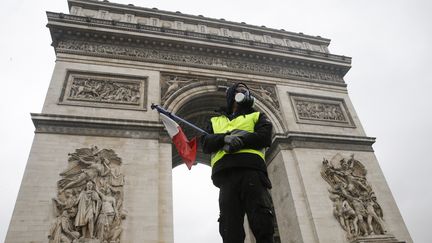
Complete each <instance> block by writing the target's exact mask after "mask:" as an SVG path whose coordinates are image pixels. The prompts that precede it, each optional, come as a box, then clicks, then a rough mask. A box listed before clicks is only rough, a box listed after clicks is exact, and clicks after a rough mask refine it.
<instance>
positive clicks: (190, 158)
mask: <svg viewBox="0 0 432 243" xmlns="http://www.w3.org/2000/svg"><path fill="white" fill-rule="evenodd" d="M159 114H160V116H161V119H162V122H163V124H164V125H165V128H166V130H167V132H168V134H169V136H170V137H171V140H172V141H173V143H174V145H175V147H176V148H177V151H178V154H179V155H180V157H181V158H182V159H183V161H184V162H185V164H186V165H187V167H188V169H189V170H190V169H191V168H192V165H193V164H194V163H195V160H196V154H197V139H196V137H195V138H193V139H192V140H191V141H189V140H188V139H187V137H186V135H185V134H184V132H183V130H182V129H181V127H180V126H179V124H177V122H175V121H174V120H172V119H171V118H169V117H168V116H166V115H164V114H162V113H159Z"/></svg>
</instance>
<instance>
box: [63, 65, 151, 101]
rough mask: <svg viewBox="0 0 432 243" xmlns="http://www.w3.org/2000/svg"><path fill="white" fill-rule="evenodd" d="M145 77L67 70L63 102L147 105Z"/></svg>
mask: <svg viewBox="0 0 432 243" xmlns="http://www.w3.org/2000/svg"><path fill="white" fill-rule="evenodd" d="M146 82H147V80H146V78H136V77H128V76H121V77H120V76H117V77H116V76H115V75H109V74H95V73H80V72H74V71H71V72H68V74H67V77H66V82H65V87H64V92H63V94H62V97H61V98H60V100H61V104H72V105H73V104H75V105H83V106H98V107H109V108H126V109H127V108H129V109H145V107H146V105H145V104H146Z"/></svg>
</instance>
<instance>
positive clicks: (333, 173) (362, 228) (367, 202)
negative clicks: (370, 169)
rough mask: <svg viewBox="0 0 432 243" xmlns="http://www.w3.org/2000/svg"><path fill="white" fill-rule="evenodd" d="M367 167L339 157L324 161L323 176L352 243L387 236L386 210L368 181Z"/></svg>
mask: <svg viewBox="0 0 432 243" xmlns="http://www.w3.org/2000/svg"><path fill="white" fill-rule="evenodd" d="M366 174H367V170H366V168H365V166H364V165H363V164H362V163H361V162H360V161H358V160H357V159H355V158H354V154H352V155H351V157H350V158H348V159H346V158H344V157H342V156H341V155H340V154H336V155H335V156H334V157H333V158H332V159H331V161H328V160H327V159H326V158H324V159H323V162H322V168H321V176H322V178H323V179H324V180H325V181H327V183H328V184H329V185H330V189H329V193H330V196H329V197H330V200H332V201H333V215H334V217H335V218H336V220H337V221H338V222H339V224H340V226H341V227H342V229H343V230H344V231H345V232H346V233H347V238H348V239H349V240H356V239H358V238H362V237H367V236H370V235H384V234H386V233H387V230H386V227H385V222H384V220H383V216H384V214H383V210H382V208H381V206H380V204H379V203H378V201H377V197H376V195H375V193H374V191H373V190H372V187H371V186H370V185H369V182H368V181H367V178H366Z"/></svg>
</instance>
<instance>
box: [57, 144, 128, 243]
mask: <svg viewBox="0 0 432 243" xmlns="http://www.w3.org/2000/svg"><path fill="white" fill-rule="evenodd" d="M67 161H68V165H67V168H66V169H65V170H64V171H63V172H61V173H60V176H61V179H60V180H59V181H58V182H57V195H56V197H55V198H53V199H52V203H53V205H54V207H53V208H54V214H55V216H56V219H55V220H54V222H53V224H52V226H51V228H50V230H49V233H48V239H49V242H50V243H56V242H82V243H84V242H87V243H90V242H112V243H119V242H120V236H121V233H122V231H123V227H122V222H123V221H124V220H125V219H126V212H125V210H123V200H124V189H123V187H124V185H125V176H124V175H123V172H122V166H121V165H122V160H121V158H120V157H118V156H117V154H116V153H115V152H114V150H112V149H99V148H98V147H97V146H92V147H90V148H79V149H76V150H75V152H73V153H69V154H68V160H67Z"/></svg>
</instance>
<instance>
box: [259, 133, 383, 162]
mask: <svg viewBox="0 0 432 243" xmlns="http://www.w3.org/2000/svg"><path fill="white" fill-rule="evenodd" d="M374 143H375V138H373V137H365V136H347V135H337V134H321V133H308V132H288V133H286V134H276V135H275V136H274V137H273V143H272V146H271V147H270V149H269V150H268V151H267V152H266V157H267V160H266V161H267V162H271V161H272V160H273V158H274V157H275V156H276V155H277V154H278V152H279V151H281V150H292V149H295V148H310V149H330V150H347V151H368V152H373V151H374V150H373V148H372V145H373V144H374Z"/></svg>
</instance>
